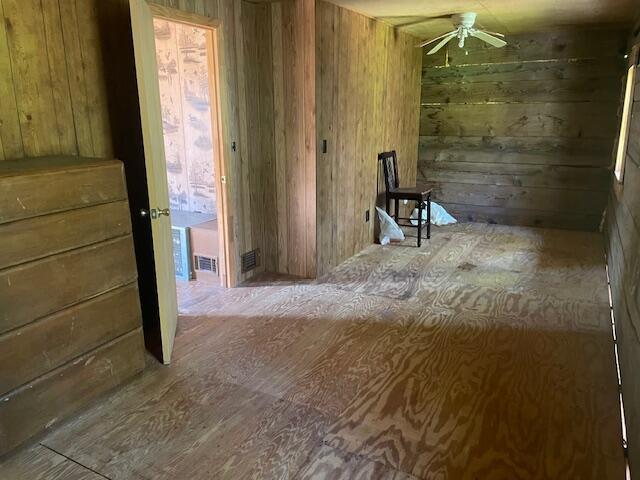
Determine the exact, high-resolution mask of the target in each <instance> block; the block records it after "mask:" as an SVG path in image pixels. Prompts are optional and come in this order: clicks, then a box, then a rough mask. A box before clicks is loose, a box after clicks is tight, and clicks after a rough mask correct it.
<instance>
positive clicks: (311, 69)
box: [263, 0, 316, 278]
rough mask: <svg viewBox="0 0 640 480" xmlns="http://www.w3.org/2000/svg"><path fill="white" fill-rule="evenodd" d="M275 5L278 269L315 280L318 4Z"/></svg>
mask: <svg viewBox="0 0 640 480" xmlns="http://www.w3.org/2000/svg"><path fill="white" fill-rule="evenodd" d="M270 5H271V12H272V16H271V31H272V33H271V39H272V46H273V64H272V66H273V95H274V96H273V101H274V115H275V116H274V128H275V130H274V133H275V137H274V147H275V170H274V173H275V186H276V190H275V192H276V219H277V241H276V257H277V269H276V271H277V272H280V273H287V274H291V275H297V276H301V277H310V278H312V277H315V275H316V234H315V232H316V150H315V147H316V143H315V132H316V120H315V119H316V116H315V101H316V98H315V54H316V51H315V14H316V2H315V0H294V1H288V0H287V1H283V2H273V3H271V4H270ZM263 21H264V20H263Z"/></svg>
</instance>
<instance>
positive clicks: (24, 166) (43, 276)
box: [0, 157, 144, 455]
mask: <svg viewBox="0 0 640 480" xmlns="http://www.w3.org/2000/svg"><path fill="white" fill-rule="evenodd" d="M45 160H46V161H45ZM43 239H44V240H46V241H43ZM135 265H136V264H135V258H134V254H133V242H132V238H131V222H130V220H129V208H128V205H127V192H126V189H125V185H124V178H123V167H122V163H120V162H118V161H114V160H111V161H108V160H99V161H95V160H91V159H79V158H78V157H57V158H49V159H37V160H26V161H25V160H20V161H6V162H0V305H1V308H0V404H1V405H2V408H0V455H2V454H4V453H6V452H7V451H9V450H11V449H12V448H14V447H15V446H17V445H19V444H20V443H22V442H24V441H25V440H27V439H28V438H30V437H32V436H33V435H37V434H38V433H40V432H42V431H43V430H45V429H47V428H49V427H51V426H52V425H53V424H55V423H58V422H60V421H62V420H63V419H64V418H65V417H66V416H68V415H69V414H71V413H73V412H75V411H76V410H78V409H80V408H82V407H84V406H86V405H88V404H89V403H90V402H91V401H92V400H93V399H95V398H97V397H98V396H99V395H101V394H103V393H105V392H106V391H108V390H110V389H111V388H113V387H115V386H116V385H118V384H120V383H123V382H124V381H125V380H127V379H129V378H130V377H131V376H133V375H135V374H136V373H138V372H140V371H141V370H142V369H143V367H144V349H143V344H142V330H141V319H140V301H139V298H138V288H137V284H136V277H137V274H136V266H135ZM61 272H62V274H61ZM90 364H91V365H90Z"/></svg>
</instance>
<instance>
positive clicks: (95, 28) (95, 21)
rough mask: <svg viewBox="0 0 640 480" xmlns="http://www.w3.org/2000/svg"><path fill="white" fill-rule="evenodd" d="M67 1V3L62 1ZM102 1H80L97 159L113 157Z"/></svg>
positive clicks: (89, 112) (90, 118)
mask: <svg viewBox="0 0 640 480" xmlns="http://www.w3.org/2000/svg"><path fill="white" fill-rule="evenodd" d="M62 1H65V0H62ZM100 2H101V0H88V1H83V2H76V9H77V14H78V17H79V19H82V20H80V21H79V22H78V30H79V35H80V37H81V38H82V44H81V54H82V68H83V69H84V79H85V82H86V83H87V87H86V92H87V101H88V102H89V108H88V114H89V122H90V126H91V138H92V143H93V154H92V156H94V157H99V158H109V157H113V145H112V141H111V125H110V121H109V109H108V101H107V95H106V90H107V89H106V86H105V84H104V82H105V71H104V69H105V66H104V63H105V61H104V59H103V58H102V53H103V52H102V48H101V39H100V30H99V24H100V19H99V11H98V9H99V4H100Z"/></svg>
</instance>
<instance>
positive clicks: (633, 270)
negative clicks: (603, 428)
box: [605, 19, 640, 476]
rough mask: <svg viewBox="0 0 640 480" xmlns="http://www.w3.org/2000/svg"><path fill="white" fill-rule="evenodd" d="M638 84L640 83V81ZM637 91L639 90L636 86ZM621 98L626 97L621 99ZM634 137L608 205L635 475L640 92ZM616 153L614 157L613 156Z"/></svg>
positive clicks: (634, 39)
mask: <svg viewBox="0 0 640 480" xmlns="http://www.w3.org/2000/svg"><path fill="white" fill-rule="evenodd" d="M639 28H640V19H639V21H638V22H637V23H636V27H635V29H634V32H635V35H633V34H632V36H631V37H630V38H629V47H631V46H633V45H636V44H638V43H640V31H639V30H638V29H639ZM636 89H637V85H636ZM636 92H637V90H636ZM621 104H622V102H621ZM632 112H633V113H632V117H631V126H630V129H629V131H630V133H629V135H630V142H629V148H628V151H627V157H626V163H625V170H624V182H623V183H622V184H621V183H618V181H617V180H616V179H615V176H614V175H611V179H610V180H611V195H610V197H609V204H608V208H607V217H606V223H605V237H606V247H607V265H608V267H609V279H610V282H611V296H612V303H613V314H614V316H615V320H616V334H617V337H618V352H619V355H620V369H621V375H622V397H623V402H624V408H625V417H626V421H627V437H628V443H629V463H630V467H631V473H632V475H636V476H637V475H638V472H640V449H639V447H640V408H638V405H639V404H640V403H639V402H640V382H639V381H638V376H637V375H636V373H635V372H637V369H638V364H639V362H640V281H639V279H640V255H638V245H640V162H639V160H640V157H639V156H638V155H637V153H638V152H639V150H638V148H637V134H638V132H639V131H640V97H638V96H637V95H636V97H635V101H634V106H633V110H632ZM614 158H615V157H614Z"/></svg>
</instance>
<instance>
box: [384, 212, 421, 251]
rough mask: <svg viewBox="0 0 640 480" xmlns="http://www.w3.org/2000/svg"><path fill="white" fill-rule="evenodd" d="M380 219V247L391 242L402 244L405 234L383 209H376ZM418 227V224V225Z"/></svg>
mask: <svg viewBox="0 0 640 480" xmlns="http://www.w3.org/2000/svg"><path fill="white" fill-rule="evenodd" d="M376 211H377V212H378V219H379V220H380V236H379V237H378V238H379V240H380V245H387V244H388V243H389V242H390V241H391V240H397V241H399V242H401V241H402V240H404V232H403V231H402V229H401V228H400V227H399V226H398V224H397V223H396V222H395V220H394V219H393V218H391V217H390V216H389V214H388V213H387V212H385V211H384V210H382V209H381V208H378V207H376ZM416 225H417V224H416Z"/></svg>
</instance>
